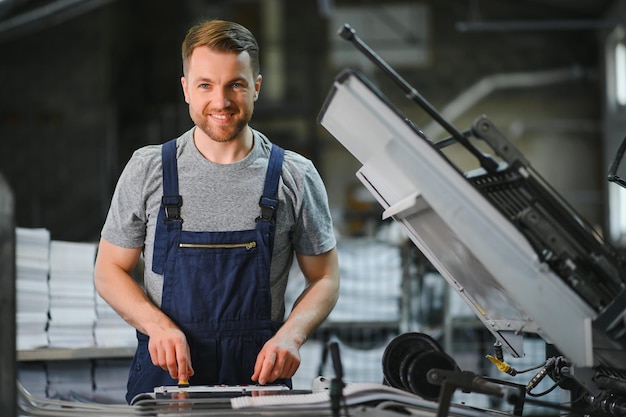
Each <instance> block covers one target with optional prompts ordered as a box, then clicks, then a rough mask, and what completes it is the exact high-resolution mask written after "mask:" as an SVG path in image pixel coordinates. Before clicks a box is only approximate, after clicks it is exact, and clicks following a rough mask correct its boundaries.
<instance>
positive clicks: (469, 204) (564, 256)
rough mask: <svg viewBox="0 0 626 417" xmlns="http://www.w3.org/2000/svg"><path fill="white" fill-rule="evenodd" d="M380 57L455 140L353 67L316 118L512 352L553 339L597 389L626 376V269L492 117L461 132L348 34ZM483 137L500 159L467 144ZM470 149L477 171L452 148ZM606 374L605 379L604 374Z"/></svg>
mask: <svg viewBox="0 0 626 417" xmlns="http://www.w3.org/2000/svg"><path fill="white" fill-rule="evenodd" d="M340 35H341V36H342V37H344V38H345V39H347V40H349V41H352V42H353V43H355V45H356V46H357V47H358V48H359V49H361V50H362V51H363V52H364V53H366V54H367V55H368V56H369V57H370V58H371V59H372V60H374V61H375V62H376V63H377V64H378V65H379V66H380V67H381V68H382V69H383V70H384V72H386V73H387V74H388V75H390V76H391V77H392V79H393V80H394V81H396V82H397V83H398V84H399V85H400V87H401V88H403V89H404V90H405V92H406V93H407V96H408V98H411V99H414V100H415V101H417V102H418V104H420V106H422V107H423V108H424V110H426V111H427V112H428V113H429V114H430V115H431V116H432V117H433V118H434V119H435V120H437V121H438V122H440V124H442V126H443V127H444V128H445V129H446V130H448V132H450V134H451V135H452V137H451V139H450V140H445V141H441V142H437V143H434V142H432V141H431V140H429V139H428V138H427V137H425V135H424V134H423V133H422V132H421V131H420V130H419V128H417V127H416V126H415V125H414V124H413V123H412V122H411V121H410V120H409V119H408V118H406V117H405V116H404V115H403V114H402V113H401V112H400V111H399V110H398V109H397V108H396V107H395V106H394V105H393V103H391V102H390V101H389V100H388V99H387V98H386V97H385V96H384V95H383V94H382V93H381V92H380V91H378V89H377V88H376V87H375V86H374V85H373V84H372V83H371V82H370V81H369V80H368V79H367V78H366V77H365V76H363V75H362V74H360V73H359V72H357V71H354V70H350V69H347V70H344V71H342V72H341V73H340V74H339V75H338V76H337V77H336V79H335V82H334V84H333V86H332V88H331V90H330V92H329V94H328V96H327V99H326V102H325V103H324V106H323V108H322V110H321V112H320V115H319V117H318V122H319V123H320V124H321V125H322V126H323V127H325V128H326V129H327V130H328V131H329V132H330V133H331V134H332V135H333V136H334V137H335V138H336V139H337V140H338V141H339V142H341V143H342V144H343V145H344V146H345V148H346V149H347V150H348V151H349V152H350V153H352V154H353V155H354V156H355V157H356V158H357V159H358V160H359V161H360V162H361V164H363V166H362V167H361V168H360V169H359V171H358V172H357V174H356V175H357V177H358V178H359V179H360V181H361V182H362V183H363V184H364V185H365V187H366V188H367V189H368V190H369V191H370V192H371V193H372V194H373V195H374V196H375V197H376V199H377V200H378V202H379V203H380V204H381V205H382V206H383V208H384V214H383V217H384V218H393V219H394V220H395V221H397V222H398V223H399V224H400V225H401V226H402V227H403V229H404V231H405V232H406V233H407V234H408V236H409V238H410V239H411V241H412V242H413V243H414V244H415V245H416V246H417V247H418V249H419V250H420V251H421V252H423V254H424V255H425V256H426V257H427V258H428V259H429V261H430V262H431V263H432V264H433V266H435V267H436V268H437V270H438V271H439V272H440V273H441V275H442V276H443V277H444V278H445V279H446V280H447V281H448V283H449V284H450V285H451V286H452V287H453V288H454V289H455V290H456V292H457V293H458V294H459V295H460V296H461V297H462V298H463V299H464V300H465V302H466V303H467V304H468V306H469V307H470V308H471V309H472V311H473V312H474V313H475V314H476V316H477V317H478V318H479V319H480V320H481V321H482V322H483V324H484V325H485V327H486V328H487V329H489V331H491V333H492V334H493V335H494V336H495V338H496V339H497V340H499V341H500V342H501V343H502V344H503V345H504V346H505V347H506V348H507V350H508V351H509V352H510V353H511V354H512V355H513V356H514V357H520V356H522V355H523V334H524V333H535V334H538V335H540V336H541V337H542V338H543V339H544V340H546V341H547V342H549V343H552V344H554V345H555V346H556V348H557V349H559V350H560V351H561V352H562V353H563V355H565V356H566V357H567V358H568V359H569V360H570V361H571V363H572V365H573V366H572V372H573V374H574V377H575V378H576V380H577V381H578V382H579V383H580V384H582V385H583V386H584V387H585V388H586V389H588V390H589V391H590V392H594V393H597V392H600V391H602V390H603V389H605V388H606V387H605V386H604V384H603V383H602V382H599V381H603V380H605V378H604V377H605V376H606V374H610V375H611V376H610V378H613V379H617V380H619V381H620V383H621V382H623V381H626V380H624V379H623V378H624V374H625V372H624V370H626V327H625V320H624V315H625V309H624V306H625V305H626V284H625V282H626V281H625V278H626V266H625V263H624V260H623V259H621V258H620V257H619V255H618V254H617V252H616V251H615V250H614V249H613V248H611V247H610V245H608V244H607V243H606V242H604V241H602V239H601V238H600V237H599V236H598V235H597V234H596V233H595V232H594V231H593V229H592V228H591V227H589V226H588V225H587V224H586V223H585V222H584V220H583V219H582V218H581V217H580V216H578V215H577V213H576V212H575V211H574V210H573V209H572V208H571V207H570V206H569V205H568V204H567V202H566V201H565V200H564V199H562V198H561V197H560V196H559V195H558V193H557V192H556V191H554V190H553V189H552V188H551V187H550V186H549V184H548V183H547V182H546V181H545V180H543V179H542V178H541V177H540V175H539V174H538V173H537V172H536V171H535V170H534V169H533V168H532V166H531V165H530V163H529V162H528V161H527V160H526V158H524V156H523V155H522V154H521V153H520V152H519V151H518V150H517V149H516V148H515V146H513V145H512V144H511V143H510V142H509V141H508V140H507V139H506V138H505V137H504V136H503V135H502V133H500V132H499V131H498V130H497V129H496V127H495V125H494V124H493V123H492V122H491V121H490V120H489V119H488V118H487V117H485V116H481V117H478V118H477V119H476V120H475V122H474V124H473V126H472V128H471V130H470V131H469V132H468V133H466V134H462V133H460V132H458V131H457V130H456V129H455V128H454V127H452V126H451V125H450V124H449V123H447V122H446V121H445V120H443V118H442V117H441V116H440V115H439V113H437V112H436V110H434V109H433V108H432V107H431V106H430V105H429V104H428V103H427V102H426V101H425V100H424V99H423V98H421V96H420V95H419V93H418V92H417V91H415V90H414V89H413V88H412V87H410V86H409V85H408V84H407V83H406V82H405V81H404V80H403V79H402V78H401V77H399V76H398V75H397V74H396V73H395V71H393V69H391V68H390V67H389V66H388V65H386V63H384V61H382V59H380V58H379V57H378V56H377V55H376V54H375V53H374V52H373V51H371V50H370V49H369V48H368V47H367V45H365V44H364V43H363V42H362V41H361V40H360V39H359V38H358V37H357V36H356V35H355V33H354V31H353V30H352V29H351V28H350V27H349V26H347V25H346V26H345V27H344V28H343V29H342V31H341V32H340ZM470 137H474V138H477V139H478V140H482V141H484V142H485V143H486V144H487V145H488V146H489V147H490V148H491V149H492V150H493V153H494V155H489V154H485V153H483V152H481V151H480V150H479V149H478V148H477V147H475V146H474V145H473V144H472V143H471V142H470V140H469V138H470ZM450 143H460V144H461V145H462V146H463V147H464V148H465V149H466V150H467V151H468V152H470V153H471V154H472V155H474V156H475V157H476V159H477V160H478V163H479V165H480V167H479V168H477V169H475V170H471V171H469V172H462V171H461V170H460V169H459V168H458V167H457V166H456V165H455V164H454V163H453V162H452V161H451V160H450V159H449V158H447V157H446V156H445V154H444V153H443V152H442V150H441V149H442V148H444V147H445V146H447V145H449V144H450ZM599 376H602V378H599Z"/></svg>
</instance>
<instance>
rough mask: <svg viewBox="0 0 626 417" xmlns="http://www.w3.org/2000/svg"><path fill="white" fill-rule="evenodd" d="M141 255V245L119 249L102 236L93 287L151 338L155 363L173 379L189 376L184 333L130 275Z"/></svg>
mask: <svg viewBox="0 0 626 417" xmlns="http://www.w3.org/2000/svg"><path fill="white" fill-rule="evenodd" d="M140 254H141V248H130V249H129V248H122V247H120V246H117V245H114V244H112V243H110V242H109V241H107V240H106V239H101V240H100V245H99V247H98V256H97V257H96V265H95V272H94V282H95V286H96V290H97V291H98V294H100V296H101V297H102V298H103V299H104V300H105V301H106V302H107V303H109V305H111V307H113V309H114V310H115V311H116V312H117V313H118V314H119V315H120V316H122V318H123V319H124V320H126V321H127V322H128V323H129V324H130V325H131V326H133V327H135V328H136V329H137V330H139V331H140V332H142V333H144V334H146V335H148V336H149V337H150V341H149V344H148V349H149V351H150V357H151V358H152V363H153V364H154V365H156V366H159V367H161V368H163V369H164V370H166V371H168V372H169V373H170V376H171V377H172V378H174V379H188V378H189V377H190V376H191V375H193V369H192V367H191V358H190V354H189V346H188V344H187V339H186V337H185V335H184V334H183V332H182V331H181V330H180V329H179V328H178V327H177V326H176V325H175V324H174V322H172V320H170V318H169V317H167V316H166V315H165V314H164V313H163V312H162V311H161V310H160V309H159V308H158V307H157V306H156V305H154V303H152V301H150V299H149V298H148V296H147V295H146V293H145V292H144V290H143V289H142V288H141V287H140V286H139V284H137V282H136V281H135V280H134V279H133V277H132V276H131V272H132V270H133V269H134V268H135V265H137V261H138V260H139V256H140ZM179 369H181V370H184V371H180V372H179Z"/></svg>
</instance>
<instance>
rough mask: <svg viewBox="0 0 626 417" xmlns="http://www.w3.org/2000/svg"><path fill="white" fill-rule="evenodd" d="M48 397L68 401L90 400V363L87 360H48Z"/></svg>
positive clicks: (91, 395)
mask: <svg viewBox="0 0 626 417" xmlns="http://www.w3.org/2000/svg"><path fill="white" fill-rule="evenodd" d="M47 368H48V397H49V398H60V399H64V400H70V401H83V402H84V401H92V399H93V378H92V371H93V370H92V364H91V361H89V360H76V361H50V362H48V364H47Z"/></svg>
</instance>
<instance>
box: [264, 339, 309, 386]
mask: <svg viewBox="0 0 626 417" xmlns="http://www.w3.org/2000/svg"><path fill="white" fill-rule="evenodd" d="M299 347H300V345H299V344H298V343H296V342H295V341H294V340H293V339H292V338H290V337H286V336H282V335H281V334H280V332H279V333H277V334H276V335H275V336H274V337H273V338H271V339H270V340H268V341H267V342H266V343H265V345H264V346H263V349H261V352H259V354H258V355H257V357H256V364H255V365H254V374H253V375H252V380H253V381H258V383H259V384H261V385H265V384H267V383H270V382H274V381H275V380H277V379H278V378H291V377H292V376H293V375H294V374H295V373H296V371H297V370H298V367H299V366H300V353H299Z"/></svg>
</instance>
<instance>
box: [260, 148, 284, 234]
mask: <svg viewBox="0 0 626 417" xmlns="http://www.w3.org/2000/svg"><path fill="white" fill-rule="evenodd" d="M284 157H285V150H284V149H283V148H281V147H280V146H278V145H275V144H272V150H271V153H270V159H269V163H268V166H267V173H266V174H265V186H264V188H263V195H262V196H261V199H260V200H259V206H260V207H261V215H260V216H259V217H257V219H256V220H257V221H265V222H272V223H273V222H274V221H276V208H278V183H279V182H280V174H281V172H282V170H283V160H284Z"/></svg>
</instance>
